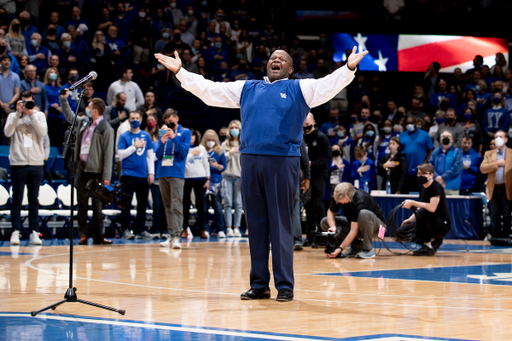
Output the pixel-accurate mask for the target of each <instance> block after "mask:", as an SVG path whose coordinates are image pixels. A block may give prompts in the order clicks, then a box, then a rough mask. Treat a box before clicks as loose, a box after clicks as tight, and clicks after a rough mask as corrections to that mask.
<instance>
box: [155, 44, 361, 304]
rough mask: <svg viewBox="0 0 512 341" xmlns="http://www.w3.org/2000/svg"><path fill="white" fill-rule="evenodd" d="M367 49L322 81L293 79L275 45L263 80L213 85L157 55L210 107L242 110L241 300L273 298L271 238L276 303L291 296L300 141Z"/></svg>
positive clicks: (287, 57) (290, 64)
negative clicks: (245, 260) (245, 249)
mask: <svg viewBox="0 0 512 341" xmlns="http://www.w3.org/2000/svg"><path fill="white" fill-rule="evenodd" d="M367 53H368V51H365V52H360V53H356V47H355V46H354V49H353V53H352V54H351V55H350V57H349V59H348V60H347V64H346V66H344V67H341V68H339V69H338V70H336V71H335V72H333V73H332V74H331V75H329V76H327V77H324V78H321V79H301V80H289V78H290V77H291V75H292V74H293V61H292V58H291V57H290V55H289V54H288V53H287V52H285V51H283V50H276V51H274V53H272V55H271V56H270V60H269V62H268V64H267V74H268V77H266V79H265V80H262V81H256V80H251V81H236V82H227V83H214V82H212V81H209V80H206V79H205V78H203V77H202V76H200V75H196V74H193V73H190V72H188V71H187V70H185V69H184V68H182V67H181V60H180V58H179V55H178V53H177V52H175V53H174V56H175V58H172V57H167V56H164V55H161V54H156V55H155V57H156V58H157V59H158V61H159V62H160V63H161V64H162V65H164V66H166V67H167V68H168V69H169V70H171V71H173V72H174V73H175V74H176V78H177V79H178V80H179V81H180V82H181V85H182V87H183V88H185V89H186V90H188V91H190V92H192V93H193V94H194V95H196V96H198V97H200V98H201V99H202V100H203V101H204V102H205V103H206V104H207V105H210V106H218V107H227V108H240V109H241V117H242V131H243V133H242V134H241V145H240V153H241V165H242V173H241V192H242V201H243V205H244V212H245V216H246V219H247V227H248V229H249V235H250V236H251V238H250V239H249V249H250V252H251V273H250V282H251V289H250V290H248V291H247V292H244V293H242V295H241V299H243V300H250V299H263V298H270V287H269V285H270V272H269V269H268V259H269V239H270V243H271V244H272V268H273V272H274V283H275V286H276V288H277V290H278V294H277V298H276V300H277V301H282V302H286V301H291V300H293V286H294V279H293V233H292V212H293V197H294V194H295V191H296V190H297V189H298V186H299V184H298V182H299V168H300V144H301V141H302V131H303V128H302V127H303V124H304V121H305V119H306V115H307V114H308V113H309V111H310V108H312V107H316V106H319V105H321V104H324V103H326V102H328V101H329V100H331V99H332V98H333V97H334V96H336V94H338V93H339V92H340V91H341V90H342V89H343V88H345V87H346V86H347V85H348V84H349V83H350V82H351V81H352V80H353V79H354V73H355V71H356V70H355V69H356V66H357V64H359V62H360V61H361V59H362V58H363V57H364V56H365V55H366V54H367Z"/></svg>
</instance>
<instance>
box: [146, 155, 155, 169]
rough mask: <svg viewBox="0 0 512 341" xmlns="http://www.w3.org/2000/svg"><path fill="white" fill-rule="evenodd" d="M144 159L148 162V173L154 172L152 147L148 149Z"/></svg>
mask: <svg viewBox="0 0 512 341" xmlns="http://www.w3.org/2000/svg"><path fill="white" fill-rule="evenodd" d="M146 161H147V163H148V174H155V153H153V149H148V151H147V153H146Z"/></svg>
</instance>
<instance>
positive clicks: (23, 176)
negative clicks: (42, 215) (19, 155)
mask: <svg viewBox="0 0 512 341" xmlns="http://www.w3.org/2000/svg"><path fill="white" fill-rule="evenodd" d="M42 179H43V166H11V181H12V204H11V222H12V228H13V229H15V230H19V229H20V227H21V204H22V202H23V191H24V190H25V185H27V197H28V224H29V228H30V229H31V230H34V231H39V201H38V199H37V197H38V195H39V186H40V185H41V180H42Z"/></svg>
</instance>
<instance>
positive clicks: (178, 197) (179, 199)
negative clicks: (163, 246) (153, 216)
mask: <svg viewBox="0 0 512 341" xmlns="http://www.w3.org/2000/svg"><path fill="white" fill-rule="evenodd" d="M158 182H159V186H160V193H161V195H162V201H163V202H164V207H165V215H166V217H167V230H168V231H169V234H170V235H171V237H180V235H181V231H183V187H184V185H185V179H181V178H170V177H165V178H159V179H158ZM187 209H188V207H187Z"/></svg>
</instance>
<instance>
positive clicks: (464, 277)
mask: <svg viewBox="0 0 512 341" xmlns="http://www.w3.org/2000/svg"><path fill="white" fill-rule="evenodd" d="M313 275H319V276H341V277H361V278H385V279H400V280H415V281H431V282H450V283H472V284H492V285H512V264H491V265H467V266H448V267H437V268H416V269H401V270H378V271H354V272H342V273H316V274H313Z"/></svg>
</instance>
